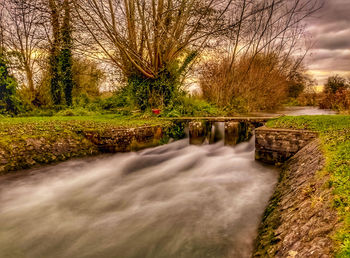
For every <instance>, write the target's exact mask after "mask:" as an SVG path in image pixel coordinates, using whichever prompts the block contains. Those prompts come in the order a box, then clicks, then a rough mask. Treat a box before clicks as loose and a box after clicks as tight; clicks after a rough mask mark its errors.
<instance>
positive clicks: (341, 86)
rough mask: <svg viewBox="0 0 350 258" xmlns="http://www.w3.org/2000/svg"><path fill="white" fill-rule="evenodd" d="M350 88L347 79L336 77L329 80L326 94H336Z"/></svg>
mask: <svg viewBox="0 0 350 258" xmlns="http://www.w3.org/2000/svg"><path fill="white" fill-rule="evenodd" d="M349 87H350V85H349V83H348V82H347V80H346V79H345V78H343V77H341V76H339V75H335V76H331V77H329V78H328V80H327V83H326V85H325V92H326V93H333V94H335V93H336V92H337V91H340V90H346V89H347V88H349Z"/></svg>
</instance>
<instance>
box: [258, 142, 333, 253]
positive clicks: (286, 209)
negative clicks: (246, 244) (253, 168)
mask: <svg viewBox="0 0 350 258" xmlns="http://www.w3.org/2000/svg"><path fill="white" fill-rule="evenodd" d="M324 164H325V160H324V157H323V154H322V151H321V148H320V143H319V140H318V139H317V140H314V141H313V142H311V143H310V144H308V145H307V146H306V147H304V148H303V149H302V150H301V151H299V152H298V153H297V154H296V155H295V156H293V157H292V158H291V159H290V160H288V161H287V163H286V164H285V165H284V167H283V168H282V169H281V176H280V181H279V183H278V185H277V188H276V191H275V193H274V195H273V197H272V199H271V200H270V203H269V206H268V207H267V208H266V211H265V214H264V217H263V221H262V223H261V226H260V230H259V236H258V238H257V240H256V246H255V253H254V255H253V257H281V258H282V257H283V258H284V257H294V258H304V257H334V255H333V251H334V250H333V249H332V247H333V241H332V236H333V234H334V232H335V230H336V224H337V214H336V211H335V210H334V209H332V205H333V203H332V189H331V188H330V187H329V186H328V184H327V182H328V180H329V177H328V176H327V175H321V174H318V173H317V172H318V171H322V169H323V167H324Z"/></svg>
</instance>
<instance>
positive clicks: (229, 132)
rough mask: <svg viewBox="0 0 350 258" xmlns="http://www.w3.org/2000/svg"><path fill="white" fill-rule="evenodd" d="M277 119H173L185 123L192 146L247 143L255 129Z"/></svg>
mask: <svg viewBox="0 0 350 258" xmlns="http://www.w3.org/2000/svg"><path fill="white" fill-rule="evenodd" d="M272 118H276V117H249V116H247V117H242V116H240V117H181V118H174V119H172V120H173V121H174V122H175V123H185V124H186V125H187V127H188V130H189V138H190V143H191V144H196V145H201V144H203V143H215V142H217V141H220V140H224V142H225V145H236V144H238V143H240V142H243V141H247V140H248V139H249V138H250V137H251V136H252V134H253V131H254V129H255V128H257V127H260V126H263V125H264V124H265V123H266V122H267V121H268V120H270V119H272Z"/></svg>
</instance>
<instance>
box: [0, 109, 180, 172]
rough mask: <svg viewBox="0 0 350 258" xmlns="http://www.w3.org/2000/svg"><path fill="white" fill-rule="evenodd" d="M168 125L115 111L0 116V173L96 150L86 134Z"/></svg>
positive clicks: (154, 119)
mask: <svg viewBox="0 0 350 258" xmlns="http://www.w3.org/2000/svg"><path fill="white" fill-rule="evenodd" d="M170 125H171V122H169V121H168V120H165V119H159V118H156V117H150V118H141V117H131V116H116V115H99V116H79V117H60V116H53V117H22V118H0V173H5V172H8V171H14V170H18V169H23V168H29V167H32V166H34V165H37V164H48V163H52V162H57V161H62V160H67V159H69V158H71V157H82V156H87V155H94V154H98V153H99V148H98V146H97V145H96V142H92V141H91V139H89V137H87V136H88V135H89V136H90V137H93V138H95V139H97V141H98V139H103V137H104V136H106V135H111V134H112V135H113V134H114V132H115V131H116V130H118V129H128V128H135V127H143V126H161V127H163V128H172V127H170ZM133 133H134V132H133ZM166 133H167V132H166ZM170 133H174V132H170ZM175 133H176V132H175ZM126 134H127V133H126ZM130 134H132V132H131V133H130ZM140 137H142V136H140ZM125 139H126V138H125ZM125 139H124V138H123V139H122V141H124V143H125V141H126V140H125ZM101 141H103V140H101ZM125 144H129V143H128V142H126V143H125Z"/></svg>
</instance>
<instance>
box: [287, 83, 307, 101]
mask: <svg viewBox="0 0 350 258" xmlns="http://www.w3.org/2000/svg"><path fill="white" fill-rule="evenodd" d="M304 89H305V85H304V84H303V83H301V82H294V81H293V82H290V83H289V84H288V97H290V98H297V97H299V96H300V94H301V93H302V92H303V91H304Z"/></svg>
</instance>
